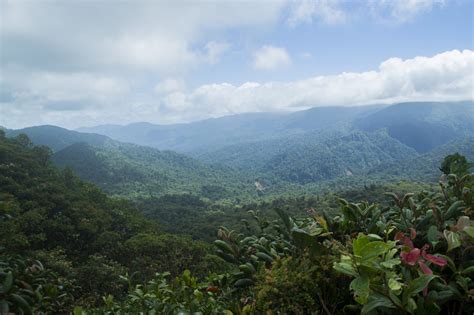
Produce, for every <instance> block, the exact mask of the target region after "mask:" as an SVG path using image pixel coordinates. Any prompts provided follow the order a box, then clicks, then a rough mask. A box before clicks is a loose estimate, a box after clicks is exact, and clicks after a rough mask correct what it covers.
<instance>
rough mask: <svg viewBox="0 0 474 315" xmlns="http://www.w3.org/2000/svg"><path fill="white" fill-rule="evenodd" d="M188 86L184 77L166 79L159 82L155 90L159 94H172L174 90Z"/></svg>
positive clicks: (180, 89)
mask: <svg viewBox="0 0 474 315" xmlns="http://www.w3.org/2000/svg"><path fill="white" fill-rule="evenodd" d="M185 88H186V84H185V82H184V80H182V79H171V78H169V79H166V80H163V81H161V82H159V83H158V84H157V85H156V86H155V89H154V90H155V92H156V93H157V94H170V93H173V92H179V91H182V90H184V89H185Z"/></svg>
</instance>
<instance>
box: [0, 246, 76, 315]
mask: <svg viewBox="0 0 474 315" xmlns="http://www.w3.org/2000/svg"><path fill="white" fill-rule="evenodd" d="M71 288H72V287H71V283H69V282H68V281H67V280H66V279H64V278H62V277H60V276H59V275H58V274H56V273H54V272H52V271H50V270H47V269H45V268H44V266H43V265H42V264H41V262H39V261H37V260H31V259H25V258H23V257H20V256H17V255H10V254H8V253H7V252H6V251H5V249H3V248H0V313H1V314H9V313H15V314H38V313H51V312H56V313H61V312H65V311H67V309H68V308H67V307H68V305H69V304H70V303H71V300H72V296H71V295H70V293H68V290H71Z"/></svg>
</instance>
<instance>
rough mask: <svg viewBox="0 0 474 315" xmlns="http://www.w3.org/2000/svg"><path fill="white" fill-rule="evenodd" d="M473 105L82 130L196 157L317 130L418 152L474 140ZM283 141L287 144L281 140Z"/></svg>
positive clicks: (336, 110)
mask: <svg viewBox="0 0 474 315" xmlns="http://www.w3.org/2000/svg"><path fill="white" fill-rule="evenodd" d="M473 126H474V102H472V101H466V102H418V103H399V104H393V105H371V106H360V107H316V108H311V109H308V110H304V111H298V112H293V113H249V114H240V115H233V116H226V117H221V118H215V119H207V120H203V121H197V122H192V123H188V124H175V125H154V124H150V123H135V124H130V125H127V126H119V125H104V126H97V127H91V128H81V129H79V131H84V132H94V133H99V134H103V135H106V136H109V137H111V138H112V139H115V140H119V141H125V142H131V143H135V144H140V145H147V146H151V147H155V148H159V149H169V150H174V151H178V152H184V153H189V154H191V155H194V156H198V155H201V154H205V153H209V152H211V151H217V150H219V149H222V148H224V147H228V146H231V145H235V144H244V143H248V142H255V141H263V140H275V139H281V138H282V137H287V136H291V135H298V134H304V133H307V132H312V133H314V132H315V131H318V132H320V131H328V130H333V131H349V130H361V131H368V132H371V131H376V130H379V129H387V130H388V134H389V136H391V137H393V138H395V139H397V140H399V141H400V142H402V143H404V144H406V145H407V146H409V147H412V148H414V149H415V150H416V151H418V152H419V153H424V152H428V151H429V150H431V149H433V148H435V147H437V146H439V145H442V144H445V143H448V142H450V141H452V140H455V139H458V138H460V137H464V136H474V127H473ZM283 141H284V140H283Z"/></svg>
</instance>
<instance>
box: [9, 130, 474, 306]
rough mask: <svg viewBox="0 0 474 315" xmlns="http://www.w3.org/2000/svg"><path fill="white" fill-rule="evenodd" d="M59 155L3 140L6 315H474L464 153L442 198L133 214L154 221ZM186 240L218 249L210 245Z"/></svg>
mask: <svg viewBox="0 0 474 315" xmlns="http://www.w3.org/2000/svg"><path fill="white" fill-rule="evenodd" d="M446 149H448V148H446ZM50 154H51V151H50V149H48V148H45V147H36V146H34V145H32V143H31V142H30V140H29V139H28V138H27V137H26V136H24V135H20V136H18V137H15V138H6V137H5V136H4V134H2V133H0V169H1V172H0V188H1V190H0V196H1V203H0V307H1V310H2V312H13V313H19V314H21V313H24V314H31V313H33V314H36V313H41V312H46V313H69V312H72V311H74V314H81V315H86V314H104V313H105V314H121V313H130V314H135V313H150V312H151V313H159V314H177V313H196V312H197V313H199V312H200V313H203V314H264V313H268V312H269V311H271V312H272V313H276V314H278V313H281V314H310V313H314V312H316V313H326V314H348V313H362V314H371V313H372V312H373V310H375V309H377V310H378V312H381V311H383V312H384V313H385V314H400V313H416V314H426V313H431V314H446V313H449V312H451V311H453V310H454V312H455V314H469V313H472V311H473V310H474V309H473V308H472V305H473V303H472V298H473V297H472V292H471V291H472V289H473V288H474V282H473V281H472V277H471V275H472V273H473V272H474V269H473V268H472V265H473V263H474V255H473V253H472V251H471V250H470V249H471V248H472V246H473V245H474V243H473V242H474V233H473V229H474V225H473V224H474V222H472V220H470V217H471V216H472V209H473V207H474V204H473V202H474V177H473V174H472V170H473V166H474V164H472V163H469V162H468V161H467V160H466V158H465V157H463V156H461V155H459V154H454V155H450V156H448V157H446V158H445V159H444V160H443V161H442V164H441V165H437V170H435V172H437V173H438V175H440V174H443V173H444V178H442V179H441V181H440V183H439V186H438V188H435V187H430V186H428V185H421V186H420V185H417V184H412V185H411V186H410V185H409V184H406V185H405V187H403V186H399V187H398V188H397V193H396V194H394V193H389V194H384V192H385V191H386V190H387V189H390V190H392V189H393V188H394V187H377V186H371V187H365V188H364V189H363V190H352V191H346V192H341V194H340V196H342V197H345V198H348V199H349V200H352V201H353V202H351V201H348V200H345V199H339V198H337V197H336V196H335V195H328V196H313V197H310V196H307V197H297V198H280V199H279V200H273V201H272V202H263V203H253V204H248V205H246V206H240V207H233V206H231V205H228V206H227V207H225V206H222V205H212V204H210V203H209V202H203V201H202V200H199V198H196V197H193V196H187V197H185V196H182V195H175V196H164V197H160V198H155V199H144V200H142V201H140V202H138V203H136V205H139V206H140V209H142V211H143V212H144V213H145V214H146V215H147V216H149V217H151V218H153V220H150V219H146V218H144V216H143V215H142V214H141V213H140V212H138V211H137V210H136V209H135V208H134V205H132V204H131V203H129V202H128V201H123V200H120V199H111V198H110V197H108V196H107V195H105V194H104V193H102V192H101V190H100V189H99V188H97V187H95V186H94V185H92V184H88V183H86V182H83V181H82V180H80V179H78V178H77V177H76V176H75V175H74V174H73V173H72V172H71V171H70V170H68V169H66V170H61V169H58V168H56V167H54V166H53V165H52V164H51V162H50ZM440 154H441V153H440ZM438 167H439V168H438ZM439 169H441V170H442V172H441V171H440V170H439ZM408 187H410V189H415V191H416V193H405V191H406V189H407V188H408ZM364 199H365V200H370V201H371V202H375V203H373V204H372V203H369V202H366V201H363V200H364ZM142 202H143V204H142ZM212 216H214V220H213V219H212ZM216 220H217V221H216ZM217 224H219V225H220V224H223V225H225V226H228V228H226V227H221V228H218V225H217ZM163 230H167V231H170V232H173V233H176V234H167V233H166V232H163ZM186 234H192V235H193V236H194V237H195V238H203V239H213V238H216V237H217V238H218V239H217V240H216V241H214V245H213V246H211V245H210V244H209V243H204V242H201V241H193V240H192V238H190V237H189V236H186ZM213 253H215V255H214V254H213Z"/></svg>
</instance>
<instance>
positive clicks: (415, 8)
mask: <svg viewBox="0 0 474 315" xmlns="http://www.w3.org/2000/svg"><path fill="white" fill-rule="evenodd" d="M445 3H446V0H363V1H343V0H302V1H293V2H292V4H291V5H290V10H289V14H288V18H287V23H288V24H289V25H290V26H291V27H295V26H298V25H300V24H311V23H313V22H314V21H317V22H320V23H323V24H329V25H336V24H344V23H347V22H348V21H354V20H356V19H357V18H359V19H367V18H374V19H375V20H376V21H379V22H387V23H405V22H407V21H409V20H411V19H413V18H414V17H415V16H417V15H419V14H421V13H424V12H428V11H430V10H432V9H433V8H435V7H440V6H443V5H444V4H445Z"/></svg>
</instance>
